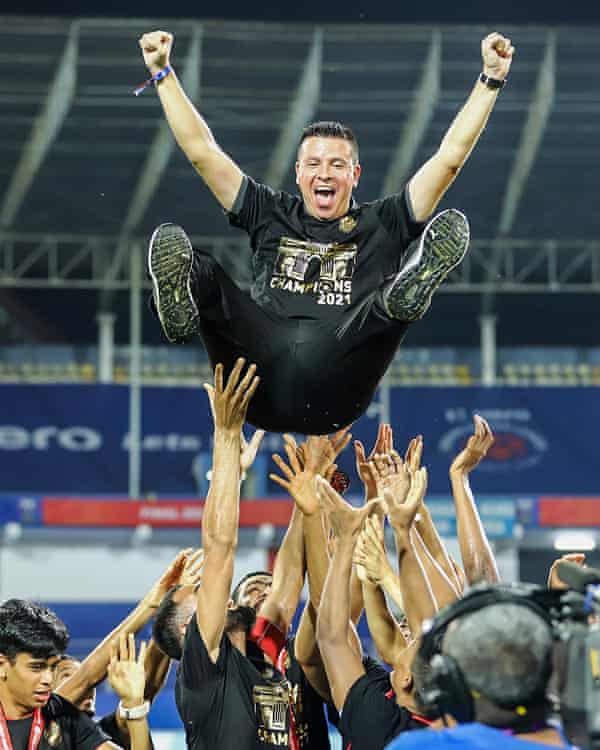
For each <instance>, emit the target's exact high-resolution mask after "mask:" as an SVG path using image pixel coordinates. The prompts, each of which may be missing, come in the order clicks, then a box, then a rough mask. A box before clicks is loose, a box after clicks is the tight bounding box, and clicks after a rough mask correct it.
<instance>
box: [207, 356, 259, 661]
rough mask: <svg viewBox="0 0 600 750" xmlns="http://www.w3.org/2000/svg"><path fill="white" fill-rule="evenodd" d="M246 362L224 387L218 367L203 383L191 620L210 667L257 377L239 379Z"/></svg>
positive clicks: (251, 370)
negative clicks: (205, 470) (210, 407)
mask: <svg viewBox="0 0 600 750" xmlns="http://www.w3.org/2000/svg"><path fill="white" fill-rule="evenodd" d="M244 365H245V360H244V359H241V358H240V359H238V360H237V362H236V363H235V366H234V368H233V370H232V371H231V374H230V376H229V379H228V380H227V384H226V385H225V386H224V385H223V365H221V364H218V365H217V366H216V368H215V381H214V382H215V384H214V389H213V388H212V386H209V385H206V384H205V386H204V387H205V389H206V390H207V391H208V392H209V393H211V394H212V398H213V404H214V421H215V434H214V449H213V468H212V479H211V484H210V489H209V491H208V495H207V498H206V504H205V506H204V514H203V517H202V547H203V549H204V570H203V574H202V583H201V584H200V586H199V587H198V591H197V593H196V599H197V606H196V622H197V624H198V630H199V631H200V635H201V637H202V639H203V641H204V644H205V646H206V650H207V652H208V655H209V657H210V659H211V661H213V662H214V663H216V661H217V659H218V657H219V646H220V643H221V638H222V635H223V631H224V628H225V618H226V611H227V603H228V602H229V594H230V591H231V581H232V578H233V565H234V558H235V550H236V547H237V535H238V521H239V510H240V440H241V439H240V436H241V432H242V427H243V424H244V420H245V417H246V411H247V409H248V404H249V402H250V399H251V398H252V395H253V394H254V392H255V391H256V388H257V386H258V382H259V379H258V377H257V376H256V375H255V372H256V366H255V365H250V366H249V367H248V368H247V370H246V373H245V374H244V375H243V376H242V370H243V369H244Z"/></svg>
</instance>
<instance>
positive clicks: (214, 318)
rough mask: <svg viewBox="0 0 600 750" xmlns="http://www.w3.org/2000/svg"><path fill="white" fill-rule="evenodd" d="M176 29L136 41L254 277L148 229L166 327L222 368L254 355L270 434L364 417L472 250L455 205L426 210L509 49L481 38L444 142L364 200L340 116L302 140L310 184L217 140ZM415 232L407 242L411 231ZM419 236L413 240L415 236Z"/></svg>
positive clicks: (322, 428) (309, 430)
mask: <svg viewBox="0 0 600 750" xmlns="http://www.w3.org/2000/svg"><path fill="white" fill-rule="evenodd" d="M172 45H173V36H172V35H171V34H168V33H167V32H164V31H154V32H152V33H149V34H144V36H142V38H141V39H140V47H141V48H142V52H143V55H144V62H145V63H146V65H147V67H148V69H149V70H150V73H151V74H152V79H151V80H153V81H154V82H155V84H156V89H157V91H158V95H159V97H160V101H161V104H162V106H163V109H164V111H165V114H166V117H167V120H168V122H169V125H170V127H171V130H172V131H173V134H174V136H175V138H176V139H177V142H178V144H179V145H180V147H181V148H182V150H183V152H184V153H185V155H186V156H187V157H188V159H189V160H190V161H191V163H192V164H193V166H194V167H195V169H196V171H197V172H198V173H199V174H200V176H201V177H202V179H203V180H204V181H205V182H206V184H207V185H208V187H209V188H210V190H211V191H212V192H213V193H214V195H215V197H216V199H217V200H218V201H219V203H220V204H221V205H222V206H223V208H224V209H225V211H226V212H227V213H228V215H229V221H230V223H231V224H232V225H233V226H235V227H239V228H241V229H244V230H245V231H246V232H248V234H249V235H250V243H251V246H252V251H253V256H252V272H253V283H252V287H251V291H250V292H249V293H246V292H244V291H242V290H241V289H239V288H238V287H237V286H236V285H235V284H234V282H233V281H232V280H231V279H230V277H229V275H228V274H227V271H226V270H225V269H223V268H222V267H221V266H220V265H219V264H218V263H216V261H215V260H214V259H213V258H211V257H210V256H209V255H207V254H205V253H200V252H197V251H193V250H192V247H191V245H190V242H189V240H188V238H187V236H186V234H185V232H184V231H183V229H181V227H178V226H175V225H173V224H163V225H161V226H159V227H158V228H157V229H156V230H155V232H154V234H153V236H152V240H151V242H150V250H149V271H150V276H151V278H152V282H153V287H154V295H153V296H154V305H155V307H156V311H157V313H158V317H159V318H160V321H161V323H162V326H163V329H164V332H165V334H166V336H167V338H168V339H169V340H170V341H175V342H181V341H185V340H187V339H189V338H190V337H191V336H192V335H194V334H196V333H199V334H200V335H201V337H202V339H203V341H204V344H205V346H206V349H207V351H208V355H209V357H210V361H211V363H212V365H213V367H214V365H215V364H216V363H217V362H223V363H224V365H225V368H226V370H227V371H229V370H231V368H232V367H233V364H234V362H235V361H236V359H237V358H238V357H245V358H246V359H247V361H249V362H255V363H256V364H257V367H258V370H259V371H260V373H261V378H262V386H261V389H260V391H259V392H258V393H257V394H256V397H255V398H254V399H253V401H252V403H251V405H250V409H249V412H248V421H249V422H251V423H252V424H254V425H256V426H257V427H262V428H264V429H267V430H272V431H275V432H281V431H290V432H300V433H306V434H322V433H328V432H333V431H335V430H338V429H339V428H340V427H342V426H345V425H347V424H349V423H351V422H352V421H353V420H355V419H357V418H358V417H359V416H360V415H361V414H362V413H363V412H364V411H365V410H366V408H367V406H368V405H369V402H370V400H371V398H372V397H373V394H374V393H375V390H376V388H377V385H378V383H379V381H380V379H381V377H382V376H383V374H384V373H385V370H386V368H387V367H388V365H389V363H390V362H391V360H392V358H393V356H394V353H395V351H396V349H397V347H398V346H399V344H400V343H401V341H402V339H403V337H404V334H405V333H406V330H407V328H408V325H409V323H411V322H412V321H414V320H418V319H419V318H421V317H422V316H423V315H424V314H425V312H426V310H427V308H428V307H429V303H430V300H431V296H432V294H433V292H434V291H435V289H436V288H437V287H438V286H439V285H440V284H441V282H442V281H443V280H444V278H445V277H446V276H447V275H448V273H449V272H450V271H451V270H452V269H453V268H454V267H455V266H456V265H458V263H460V261H461V260H462V258H463V257H464V255H465V253H466V251H467V246H468V241H469V226H468V223H467V220H466V218H465V217H464V216H463V214H461V213H460V212H459V211H456V210H453V209H450V210H447V211H443V212H442V213H441V214H439V215H438V216H436V217H434V218H433V219H431V221H430V222H429V224H428V225H427V226H425V222H427V221H428V220H429V218H430V217H431V215H432V214H433V212H434V211H435V209H436V207H437V206H438V204H439V202H440V200H441V198H442V197H443V195H444V193H445V192H446V190H447V189H448V187H449V186H450V184H451V183H452V181H453V180H454V178H455V177H456V175H457V174H458V172H459V171H460V169H461V167H462V166H463V164H464V163H465V161H466V159H467V157H468V156H469V154H470V152H471V150H472V149H473V147H474V145H475V143H476V142H477V140H478V139H479V136H480V135H481V132H482V131H483V128H484V127H485V124H486V122H487V119H488V116H489V114H490V112H491V110H492V107H493V106H494V103H495V102H496V98H497V96H498V92H499V91H500V89H501V88H502V86H503V85H504V82H505V80H506V76H507V75H508V71H509V69H510V65H511V61H512V56H513V52H514V49H513V47H512V45H511V42H510V39H506V38H504V37H503V36H501V35H500V34H497V33H494V34H490V35H489V36H487V37H486V38H485V39H484V40H483V42H482V57H483V72H482V73H481V75H480V76H479V78H478V79H477V82H476V83H475V87H474V88H473V91H472V92H471V95H470V96H469V98H468V100H467V102H466V103H465V105H464V106H463V108H462V109H461V111H460V112H459V113H458V115H457V116H456V118H455V120H454V122H453V124H452V125H451V127H450V129H449V130H448V132H447V133H446V135H445V136H444V139H443V140H442V143H441V145H440V147H439V149H438V151H437V152H436V153H435V154H434V155H433V156H432V157H431V158H430V159H429V161H427V162H426V163H425V164H424V165H423V166H422V167H421V168H420V169H419V171H418V172H417V173H416V174H415V175H414V176H413V177H412V178H411V179H410V181H409V182H408V184H407V186H406V188H405V189H404V190H403V191H402V192H401V193H398V194H396V195H390V196H387V197H385V198H383V199H380V200H377V201H374V202H372V203H365V204H362V205H358V204H356V203H355V202H354V200H353V198H352V191H353V189H354V188H355V187H356V186H357V185H358V180H359V177H360V173H361V167H360V163H359V159H358V143H357V141H356V138H355V137H354V135H353V133H352V132H351V130H350V129H349V128H347V127H345V126H343V125H341V124H340V123H337V122H320V123H315V124H313V125H310V126H308V127H307V128H305V130H304V131H303V133H302V136H301V138H300V146H299V149H298V157H297V162H296V182H297V184H298V187H299V189H300V193H301V197H297V196H292V195H290V194H288V193H284V192H279V191H274V190H272V189H271V188H269V187H268V186H266V185H261V184H259V183H257V182H255V181H254V180H253V179H252V178H251V177H248V176H247V175H245V174H244V173H243V172H242V171H241V169H240V168H239V167H238V165H237V164H236V163H235V162H234V161H232V159H231V158H230V157H229V156H228V155H227V154H225V153H224V152H223V151H222V150H221V148H220V147H219V145H218V144H217V142H216V141H215V139H214V137H213V135H212V133H211V131H210V129H209V127H208V125H207V124H206V122H205V121H204V119H203V118H202V117H201V115H200V114H199V113H198V112H197V110H196V109H195V107H194V106H193V104H192V103H191V102H190V100H189V99H188V98H187V96H186V95H185V92H184V91H183V89H182V87H181V84H180V83H179V81H178V79H177V76H176V75H175V72H174V70H173V69H172V68H171V64H170V54H171V48H172ZM411 243H412V244H411ZM409 246H410V248H409Z"/></svg>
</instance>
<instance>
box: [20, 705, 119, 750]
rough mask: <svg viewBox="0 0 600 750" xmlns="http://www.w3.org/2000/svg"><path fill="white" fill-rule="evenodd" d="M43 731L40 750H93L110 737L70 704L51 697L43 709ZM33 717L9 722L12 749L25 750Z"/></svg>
mask: <svg viewBox="0 0 600 750" xmlns="http://www.w3.org/2000/svg"><path fill="white" fill-rule="evenodd" d="M42 714H43V716H44V719H45V728H44V733H43V735H42V740H41V742H40V745H39V750H95V748H97V747H98V746H99V745H102V743H103V742H106V741H107V740H108V739H109V738H108V737H107V736H106V735H105V734H104V732H102V731H101V729H99V728H98V726H97V725H96V722H95V721H94V720H93V719H91V718H90V717H89V716H88V715H87V714H85V713H83V711H80V710H79V709H78V708H76V707H75V706H74V705H73V704H72V703H69V701H67V700H65V699H64V698H62V697H61V696H59V695H54V694H52V695H51V696H50V700H49V701H48V703H47V704H46V705H45V706H44V708H43V709H42ZM32 722H33V716H29V717H28V718H26V719H12V720H8V721H7V722H6V723H7V724H8V731H9V733H10V738H11V740H12V745H13V750H27V748H28V745H29V735H30V732H31V724H32Z"/></svg>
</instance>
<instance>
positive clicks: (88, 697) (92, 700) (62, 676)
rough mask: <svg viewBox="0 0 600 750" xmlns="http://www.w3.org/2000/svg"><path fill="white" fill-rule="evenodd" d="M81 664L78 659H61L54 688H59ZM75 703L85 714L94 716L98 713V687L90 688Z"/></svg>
mask: <svg viewBox="0 0 600 750" xmlns="http://www.w3.org/2000/svg"><path fill="white" fill-rule="evenodd" d="M80 666H81V662H80V661H77V659H61V661H60V662H59V663H58V666H57V668H56V676H55V682H54V689H55V690H56V689H57V688H59V687H60V685H62V683H63V682H64V681H65V680H66V679H68V678H69V677H71V676H72V675H74V674H75V672H76V671H77V670H78V669H79V667H80ZM75 705H76V706H77V708H78V709H79V710H80V711H83V713H84V714H87V715H88V716H94V714H95V713H96V688H95V687H93V688H90V689H89V690H88V691H87V693H86V694H85V695H84V696H83V698H82V699H81V700H80V701H79V703H76V704H75Z"/></svg>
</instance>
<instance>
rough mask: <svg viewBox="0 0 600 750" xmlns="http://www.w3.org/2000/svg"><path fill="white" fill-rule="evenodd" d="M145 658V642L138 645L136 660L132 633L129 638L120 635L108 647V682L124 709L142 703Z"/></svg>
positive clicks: (144, 685) (144, 681)
mask: <svg viewBox="0 0 600 750" xmlns="http://www.w3.org/2000/svg"><path fill="white" fill-rule="evenodd" d="M145 658H146V643H145V642H142V643H141V644H140V650H139V653H138V655H137V658H136V655H135V637H134V635H133V633H131V634H130V635H129V636H126V635H124V634H123V635H121V636H120V637H119V639H118V641H113V642H112V643H111V645H110V663H109V665H108V681H109V682H110V686H111V687H112V689H113V690H114V691H115V693H116V694H117V695H118V696H119V698H120V699H121V702H122V704H123V706H124V707H125V708H135V707H137V706H141V705H142V703H143V702H144V688H145V687H146V675H145V671H144V659H145Z"/></svg>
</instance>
